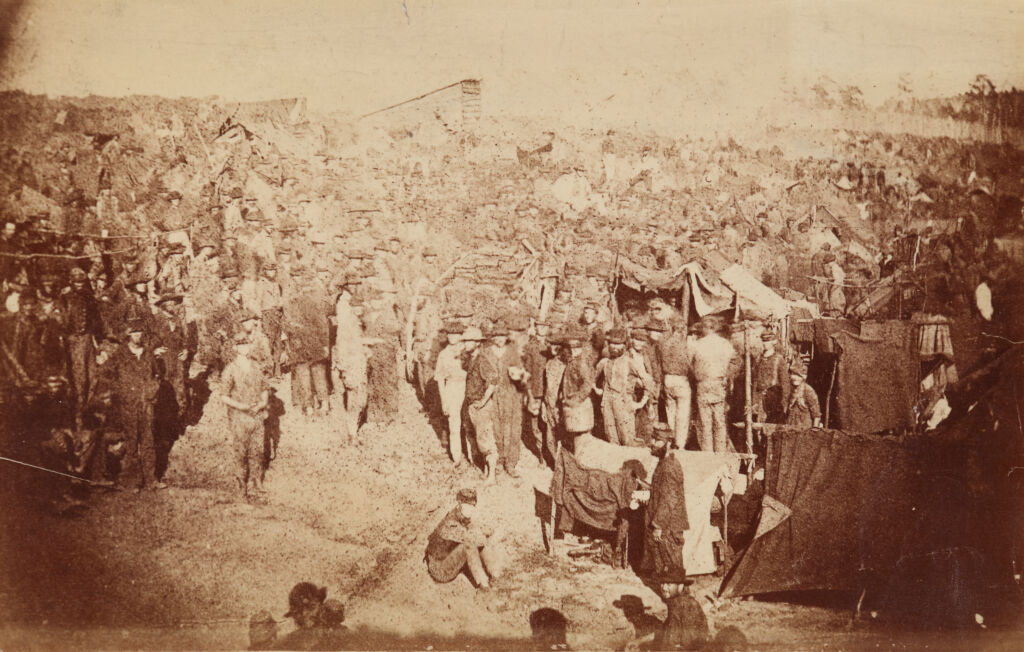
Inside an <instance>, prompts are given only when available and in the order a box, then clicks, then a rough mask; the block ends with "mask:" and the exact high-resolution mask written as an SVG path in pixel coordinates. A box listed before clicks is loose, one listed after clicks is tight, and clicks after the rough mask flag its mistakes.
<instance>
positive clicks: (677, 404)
mask: <svg viewBox="0 0 1024 652" xmlns="http://www.w3.org/2000/svg"><path fill="white" fill-rule="evenodd" d="M657 349H658V357H659V358H660V359H661V366H662V372H663V373H664V379H665V380H664V386H665V416H666V418H667V420H668V424H669V426H671V427H672V429H673V431H674V432H675V438H674V442H675V446H676V448H678V449H680V450H682V449H684V448H686V442H687V440H688V439H689V435H690V410H691V409H692V395H693V388H692V387H691V386H690V350H689V346H688V344H687V341H686V326H685V324H683V322H682V320H681V319H679V320H677V321H675V322H674V323H673V327H672V332H671V333H669V335H668V336H667V337H665V338H664V339H663V340H662V341H660V342H658V345H657Z"/></svg>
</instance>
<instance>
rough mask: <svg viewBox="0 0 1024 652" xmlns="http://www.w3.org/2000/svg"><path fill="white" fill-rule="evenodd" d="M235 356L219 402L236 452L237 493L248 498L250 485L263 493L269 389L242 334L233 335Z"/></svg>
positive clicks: (244, 335) (224, 376)
mask: <svg viewBox="0 0 1024 652" xmlns="http://www.w3.org/2000/svg"><path fill="white" fill-rule="evenodd" d="M235 351H236V353H237V356H236V357H235V359H234V360H233V361H232V362H231V364H229V365H228V366H227V367H226V368H225V369H224V373H223V374H222V376H221V378H222V382H223V392H224V393H223V395H222V396H221V401H222V402H223V403H224V405H226V406H228V423H229V424H230V427H231V440H232V445H233V447H234V452H235V469H236V471H235V473H236V476H235V478H236V481H237V483H238V488H239V491H240V492H241V495H242V497H243V498H245V497H248V495H249V488H250V486H251V487H252V489H253V490H254V491H256V492H262V491H263V447H264V435H265V430H264V425H263V423H264V420H265V419H266V418H267V402H268V400H269V399H270V388H269V386H268V385H267V379H266V376H265V375H264V373H263V370H262V369H260V367H259V365H258V364H257V363H256V362H255V361H254V360H253V359H252V357H251V352H250V349H249V338H248V336H247V335H246V334H245V333H244V332H239V333H238V334H236V336H235Z"/></svg>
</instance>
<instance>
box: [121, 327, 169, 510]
mask: <svg viewBox="0 0 1024 652" xmlns="http://www.w3.org/2000/svg"><path fill="white" fill-rule="evenodd" d="M143 328H144V325H143V321H142V320H141V319H140V318H134V319H131V320H129V322H128V328H127V331H128V341H127V343H125V344H122V345H121V346H120V347H118V349H117V351H116V352H115V353H114V356H113V358H112V359H111V360H110V363H111V364H112V370H113V372H114V373H113V378H114V382H115V383H116V386H117V389H116V393H117V396H118V400H119V405H120V408H121V415H120V417H121V418H120V422H121V427H122V429H123V430H124V436H125V457H124V464H123V467H122V468H123V469H124V472H125V474H126V475H127V476H128V478H129V482H131V483H132V484H133V485H134V489H135V491H136V492H138V491H140V490H141V489H142V488H143V487H149V488H154V489H163V488H164V487H166V486H167V485H165V484H164V483H162V482H159V481H158V480H157V477H156V446H155V444H154V442H153V405H154V403H156V398H157V392H158V391H159V389H160V382H159V381H158V380H157V369H156V360H155V359H154V357H153V353H152V351H150V349H149V348H148V347H146V346H145V345H144V344H143V337H144V334H143Z"/></svg>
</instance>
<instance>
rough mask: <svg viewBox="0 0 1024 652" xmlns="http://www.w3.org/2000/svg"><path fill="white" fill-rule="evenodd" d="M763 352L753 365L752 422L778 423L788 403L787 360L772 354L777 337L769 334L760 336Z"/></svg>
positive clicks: (775, 352) (777, 354)
mask: <svg viewBox="0 0 1024 652" xmlns="http://www.w3.org/2000/svg"><path fill="white" fill-rule="evenodd" d="M761 342H762V344H763V345H764V350H763V351H762V352H761V355H759V356H758V357H757V359H756V360H755V361H754V369H753V371H754V373H753V382H752V397H753V400H752V402H753V408H754V420H755V421H760V422H762V423H779V422H780V421H781V420H782V417H783V413H784V412H785V409H786V405H788V401H789V392H790V385H789V374H788V373H786V360H785V358H783V357H782V354H781V353H779V352H778V351H776V350H775V342H776V336H775V333H772V332H771V331H768V330H766V331H764V332H763V333H761Z"/></svg>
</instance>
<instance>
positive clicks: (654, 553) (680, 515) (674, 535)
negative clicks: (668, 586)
mask: <svg viewBox="0 0 1024 652" xmlns="http://www.w3.org/2000/svg"><path fill="white" fill-rule="evenodd" d="M652 430H653V433H652V439H651V454H652V455H654V456H655V457H657V458H658V465H657V467H655V469H654V475H653V476H651V498H650V501H649V502H648V503H647V509H646V517H647V529H646V537H645V539H644V554H643V561H642V564H641V566H642V568H643V569H644V572H645V573H647V575H648V576H650V577H652V578H658V577H660V576H663V575H664V574H665V573H668V572H681V573H682V571H683V541H684V539H685V536H686V531H687V530H689V529H690V521H689V519H688V518H687V514H686V492H685V484H684V481H683V467H682V465H681V464H680V463H679V459H678V458H677V457H676V455H677V454H676V453H675V452H673V450H672V448H671V444H672V442H673V441H675V436H676V435H675V430H674V429H673V428H672V427H671V426H669V425H668V424H667V423H661V422H659V423H656V424H654V427H653V428H652ZM682 574H683V575H684V576H685V573H682Z"/></svg>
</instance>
